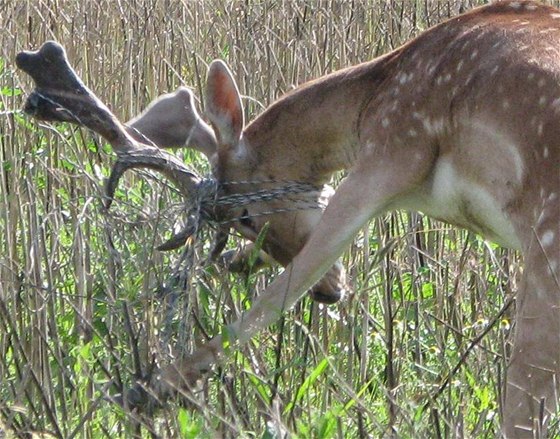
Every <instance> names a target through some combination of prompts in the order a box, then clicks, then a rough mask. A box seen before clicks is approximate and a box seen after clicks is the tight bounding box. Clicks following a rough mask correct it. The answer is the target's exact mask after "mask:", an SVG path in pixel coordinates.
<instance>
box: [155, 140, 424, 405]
mask: <svg viewBox="0 0 560 439" xmlns="http://www.w3.org/2000/svg"><path fill="white" fill-rule="evenodd" d="M380 150H383V149H380ZM403 155H404V156H406V159H405V157H403V156H400V154H394V155H393V157H392V158H391V159H389V158H387V157H373V156H369V157H365V158H364V160H361V161H360V166H359V168H357V169H355V170H354V171H353V172H352V173H351V174H350V175H349V176H348V177H347V178H346V179H345V181H344V182H343V183H342V184H341V185H340V187H339V188H338V190H337V192H336V194H335V195H334V196H333V198H332V200H331V202H330V204H329V206H328V207H327V209H326V211H325V213H324V215H323V216H322V218H321V220H320V222H319V224H318V226H317V227H316V228H315V230H314V232H313V233H312V235H311V236H310V238H309V240H308V241H307V243H306V244H305V246H304V247H303V249H302V250H301V252H300V253H299V254H298V255H297V256H296V257H295V258H294V260H293V261H292V263H291V264H290V265H289V266H288V267H287V268H286V270H285V271H284V272H283V273H282V274H281V275H280V276H279V277H278V278H277V279H276V280H275V281H274V282H273V283H272V284H270V285H269V287H268V288H267V289H266V290H265V291H264V292H263V293H262V294H261V295H260V296H259V297H258V298H257V299H256V300H255V301H254V303H253V306H252V307H251V309H250V310H249V311H247V312H246V313H244V314H243V316H242V317H241V318H240V319H239V320H237V321H236V322H234V323H232V324H230V325H229V326H228V327H227V330H226V331H225V335H227V337H226V336H225V335H222V336H219V337H216V338H214V339H212V340H211V341H210V342H209V343H207V344H206V345H204V346H202V347H200V348H199V349H198V350H197V351H196V352H195V353H194V354H192V355H190V356H187V357H186V358H183V359H182V360H180V361H178V362H176V363H175V364H172V365H170V366H168V367H167V368H165V369H163V370H162V371H161V373H160V374H159V375H158V376H157V377H156V378H155V382H154V383H153V384H154V385H155V388H156V393H159V394H166V393H168V392H170V391H171V389H178V388H181V387H183V385H184V384H185V382H187V383H189V382H191V383H192V381H193V380H194V379H196V378H198V377H199V376H200V374H201V373H203V372H204V371H207V370H208V369H209V368H210V366H211V365H212V364H214V363H216V362H218V361H221V360H223V359H224V358H225V357H226V356H227V353H228V352H229V351H231V350H232V349H234V348H235V346H236V345H239V344H242V343H245V342H247V341H248V340H249V339H250V338H251V337H253V336H254V335H255V334H256V333H257V332H259V331H260V330H261V329H263V328H265V327H266V326H268V325H270V324H271V323H273V322H275V321H277V320H278V319H279V318H280V316H281V315H282V314H283V313H284V312H285V311H287V310H289V309H290V308H291V307H293V305H294V304H295V303H296V302H297V301H298V300H299V298H300V297H301V296H302V295H303V294H304V293H305V292H306V291H307V290H308V289H309V288H311V287H313V285H314V284H315V283H316V282H317V281H318V280H319V279H320V278H321V276H323V275H324V274H325V272H326V271H327V270H328V269H329V268H330V267H331V266H332V265H333V264H334V262H335V261H336V260H337V258H338V257H339V256H340V254H341V253H342V252H343V251H344V249H345V248H346V247H347V246H348V245H349V243H350V242H351V240H352V239H353V237H354V235H355V234H356V233H357V232H358V231H359V230H360V229H361V228H362V227H363V226H364V224H366V223H367V222H368V220H369V219H370V218H371V217H372V216H374V215H379V214H381V213H382V212H384V211H385V210H386V209H387V207H388V205H389V204H390V203H391V202H392V201H394V199H395V198H398V197H399V195H404V194H406V193H408V191H410V190H412V189H413V188H414V187H415V186H416V185H417V184H418V183H419V181H421V180H423V179H424V178H425V176H426V175H427V173H428V171H429V169H430V167H431V164H432V163H433V157H432V151H431V150H429V149H426V150H425V151H421V150H418V151H416V153H415V154H408V153H407V154H404V151H403ZM408 156H412V157H408ZM388 170H389V171H388ZM395 175H398V178H395Z"/></svg>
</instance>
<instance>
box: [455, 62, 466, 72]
mask: <svg viewBox="0 0 560 439" xmlns="http://www.w3.org/2000/svg"><path fill="white" fill-rule="evenodd" d="M463 64H465V62H464V61H463V60H461V61H459V63H458V64H457V69H456V70H457V73H459V72H460V71H461V69H462V68H463Z"/></svg>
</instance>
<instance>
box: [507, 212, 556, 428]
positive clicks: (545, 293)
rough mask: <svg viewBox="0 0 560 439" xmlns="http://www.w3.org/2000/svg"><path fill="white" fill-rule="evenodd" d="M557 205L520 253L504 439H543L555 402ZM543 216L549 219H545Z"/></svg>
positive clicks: (544, 214) (544, 213)
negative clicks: (521, 266)
mask: <svg viewBox="0 0 560 439" xmlns="http://www.w3.org/2000/svg"><path fill="white" fill-rule="evenodd" d="M558 212H560V206H558V203H556V204H554V205H552V204H550V205H549V206H548V207H547V208H546V209H545V210H543V215H542V218H543V219H544V221H542V220H541V222H540V223H539V224H537V226H536V227H535V228H534V230H533V232H532V235H533V236H532V239H531V244H530V245H529V248H528V250H527V251H526V252H525V254H524V257H525V272H524V278H523V282H522V287H521V289H520V291H519V292H518V299H517V317H516V332H515V337H514V343H513V352H512V356H511V360H510V364H509V367H508V372H507V384H506V393H505V412H504V414H503V415H504V434H505V436H506V438H508V439H510V438H516V439H517V438H541V437H546V427H547V424H548V421H549V420H550V417H551V416H552V415H554V414H556V413H557V411H558V409H559V405H558V402H559V398H560V284H559V279H560V275H559V274H560V272H559V269H558V267H559V264H560V236H559V234H560V230H559V229H558V223H557V220H556V222H555V221H554V218H555V217H557V214H558ZM546 215H548V216H549V217H548V218H547V217H546Z"/></svg>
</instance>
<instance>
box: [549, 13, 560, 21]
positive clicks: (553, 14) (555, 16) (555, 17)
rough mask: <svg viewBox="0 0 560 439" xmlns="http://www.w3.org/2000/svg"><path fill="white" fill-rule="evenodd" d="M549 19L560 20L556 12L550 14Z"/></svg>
mask: <svg viewBox="0 0 560 439" xmlns="http://www.w3.org/2000/svg"><path fill="white" fill-rule="evenodd" d="M550 17H551V18H553V19H554V20H558V19H559V18H560V14H559V13H557V12H553V13H552V14H550Z"/></svg>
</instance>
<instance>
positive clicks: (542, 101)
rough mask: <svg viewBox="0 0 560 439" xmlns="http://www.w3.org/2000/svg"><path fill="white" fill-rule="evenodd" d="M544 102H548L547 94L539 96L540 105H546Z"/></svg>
mask: <svg viewBox="0 0 560 439" xmlns="http://www.w3.org/2000/svg"><path fill="white" fill-rule="evenodd" d="M544 104H546V96H541V97H540V98H539V105H540V106H541V107H544Z"/></svg>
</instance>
